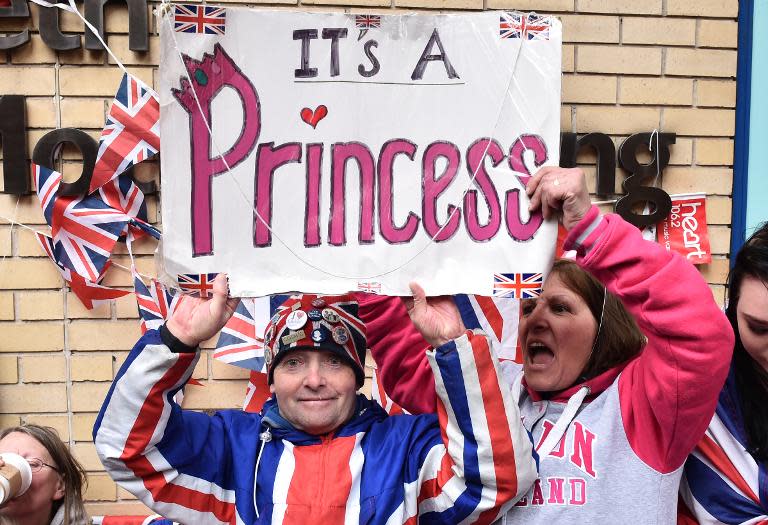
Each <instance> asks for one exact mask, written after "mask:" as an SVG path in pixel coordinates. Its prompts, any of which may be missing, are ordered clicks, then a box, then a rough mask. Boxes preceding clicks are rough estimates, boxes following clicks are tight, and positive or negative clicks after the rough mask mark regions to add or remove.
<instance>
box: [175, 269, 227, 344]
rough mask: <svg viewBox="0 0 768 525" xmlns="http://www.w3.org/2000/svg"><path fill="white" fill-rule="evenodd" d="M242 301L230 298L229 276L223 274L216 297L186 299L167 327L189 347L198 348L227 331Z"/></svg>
mask: <svg viewBox="0 0 768 525" xmlns="http://www.w3.org/2000/svg"><path fill="white" fill-rule="evenodd" d="M239 302H240V299H239V298H237V297H235V298H231V299H229V298H227V276H226V275H225V274H223V273H220V274H219V275H218V276H217V277H216V279H215V280H214V281H213V296H212V297H210V298H207V299H203V298H202V297H192V296H189V295H186V296H184V297H182V298H181V299H180V301H179V305H178V307H177V308H176V311H174V312H173V314H172V315H171V317H170V319H168V321H167V322H166V323H165V326H166V327H167V328H168V330H170V332H171V333H172V334H173V335H174V336H175V337H176V338H177V339H179V340H180V341H181V342H182V343H184V344H185V345H187V346H198V345H199V344H200V343H202V342H203V341H206V340H208V339H210V338H211V337H213V336H214V335H216V334H217V333H218V332H219V331H220V330H221V329H222V328H224V325H225V324H227V321H229V319H230V317H232V314H234V313H235V309H237V303H239Z"/></svg>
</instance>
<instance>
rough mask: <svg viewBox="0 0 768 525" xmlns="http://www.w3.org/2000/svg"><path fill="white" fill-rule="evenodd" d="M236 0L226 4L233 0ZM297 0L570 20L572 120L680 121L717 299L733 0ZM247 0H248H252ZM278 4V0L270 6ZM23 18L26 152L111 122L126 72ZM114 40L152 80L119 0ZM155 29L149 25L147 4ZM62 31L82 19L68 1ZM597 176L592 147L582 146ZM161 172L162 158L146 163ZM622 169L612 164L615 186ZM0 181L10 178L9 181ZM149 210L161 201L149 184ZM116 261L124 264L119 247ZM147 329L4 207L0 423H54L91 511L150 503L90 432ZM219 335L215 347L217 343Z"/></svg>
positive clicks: (203, 365) (128, 304)
mask: <svg viewBox="0 0 768 525" xmlns="http://www.w3.org/2000/svg"><path fill="white" fill-rule="evenodd" d="M227 3H229V2H227ZM276 4H280V5H281V7H282V8H290V9H302V8H304V9H324V10H327V9H345V10H353V11H356V12H360V11H366V10H372V11H377V12H382V13H390V12H394V11H396V10H398V9H409V10H418V9H432V10H434V9H444V10H461V9H520V10H536V11H539V12H543V13H554V14H556V15H558V16H559V17H560V18H561V19H562V21H563V27H564V46H563V107H562V123H561V126H562V131H570V132H576V133H580V134H581V133H587V132H592V131H599V132H604V133H607V134H609V135H611V136H612V137H613V138H614V140H615V142H616V144H617V145H618V144H620V143H621V141H622V140H623V139H624V138H626V137H627V136H628V135H630V134H632V133H637V132H647V131H651V130H653V129H656V128H658V129H660V130H662V131H668V132H675V133H677V137H678V138H677V144H675V145H674V146H673V147H672V158H671V165H670V166H669V167H668V168H667V169H666V170H665V173H664V177H663V187H664V188H665V189H666V190H667V191H668V192H669V193H682V192H690V191H705V192H706V193H707V194H708V199H707V206H708V210H707V211H708V221H709V234H710V240H711V243H712V249H713V252H714V254H715V256H714V261H713V262H712V264H709V265H707V266H705V267H702V273H703V274H704V276H705V277H706V279H707V280H708V282H709V283H710V284H711V287H712V291H713V294H714V295H715V297H716V298H717V300H718V301H720V302H722V300H723V296H724V287H723V283H724V281H725V277H726V273H727V268H728V261H727V256H728V252H729V244H730V226H729V225H730V216H731V197H730V195H731V186H732V174H733V134H734V120H735V112H734V106H735V97H736V94H735V93H736V83H735V75H736V33H737V23H736V17H737V14H738V13H737V11H738V2H737V1H736V0H644V1H642V2H638V1H636V0H357V1H356V2H355V3H354V4H352V3H350V2H349V0H307V1H304V2H302V4H301V5H297V4H296V2H295V1H294V2H291V1H289V0H286V1H285V2H276ZM251 5H252V3H251ZM273 5H274V4H273ZM30 8H31V12H32V16H31V17H30V18H29V19H28V20H10V19H0V33H2V32H4V31H8V32H16V31H20V30H22V29H24V28H29V29H30V30H31V32H32V39H31V42H29V43H28V44H26V45H25V46H24V47H22V48H20V49H17V50H13V51H9V52H0V95H5V94H19V95H25V96H26V97H27V121H28V127H29V133H28V136H29V141H28V142H29V151H30V152H31V151H32V149H33V148H34V145H35V144H36V143H37V141H38V140H39V139H40V137H41V136H43V135H44V134H45V133H47V132H48V131H50V130H52V129H55V128H56V127H58V126H61V127H77V128H80V129H83V130H84V131H86V132H87V133H89V134H90V135H91V136H93V137H94V138H98V134H99V130H100V128H101V126H102V125H103V122H104V115H105V113H106V110H107V108H108V103H109V101H110V100H111V98H112V96H113V94H114V91H115V87H116V85H117V82H118V80H119V78H120V71H119V70H118V69H117V68H116V67H114V65H111V63H112V60H111V59H108V58H107V57H106V55H105V54H104V53H101V52H92V51H85V50H83V49H77V50H73V51H67V52H55V51H53V50H51V49H50V48H48V47H47V46H46V45H45V44H44V43H43V42H42V40H41V39H40V36H39V34H37V21H38V14H37V13H38V10H39V9H40V8H38V7H37V6H36V5H31V6H30ZM105 21H106V29H107V33H108V43H109V45H110V46H111V48H112V49H113V51H114V52H115V53H116V55H117V56H118V57H119V58H120V59H121V60H122V61H123V62H124V63H125V64H126V66H128V68H129V69H130V71H131V73H133V74H135V75H137V76H138V77H139V78H141V79H143V80H144V81H146V82H148V83H149V84H152V83H153V80H154V78H155V77H154V72H155V69H156V64H157V61H158V56H159V53H158V44H159V42H158V38H157V35H156V34H153V35H152V36H151V37H150V51H149V52H148V53H143V54H142V53H134V52H132V51H130V50H129V49H128V44H127V32H128V17H127V10H126V8H125V7H124V6H121V5H113V4H111V3H110V4H109V6H107V8H106V13H105ZM149 23H150V28H151V29H152V30H154V27H155V23H154V20H153V19H152V18H150V22H149ZM61 28H62V31H64V32H70V33H79V34H82V33H83V25H82V23H81V22H80V21H79V19H77V18H76V17H74V16H72V15H71V14H62V16H61ZM63 157H64V158H63V165H62V166H61V169H62V171H63V172H64V174H65V177H66V179H67V180H70V181H71V180H74V178H76V177H77V176H78V175H79V173H80V167H79V165H78V164H77V162H76V160H77V152H76V151H69V150H67V151H65V152H64V154H63ZM579 161H580V163H583V165H584V167H585V169H586V170H587V172H588V173H589V174H590V175H592V176H593V174H594V169H593V168H592V167H591V165H590V164H591V163H592V162H593V161H594V158H593V157H592V156H590V155H589V154H583V155H582V156H581V157H580V159H579ZM139 171H140V172H141V173H142V175H141V178H142V179H144V180H147V179H150V178H152V177H155V176H156V175H157V173H156V172H157V167H156V165H154V164H152V163H148V164H147V165H146V166H142V167H141V169H140V170H139ZM621 178H622V175H621V172H620V171H619V172H617V185H618V184H619V183H620V181H621ZM0 184H2V181H1V179H0ZM149 209H150V217H151V218H157V202H156V199H155V198H154V197H151V198H149ZM0 215H2V216H4V217H16V219H17V220H18V221H19V222H21V223H23V224H26V225H28V226H30V227H32V228H36V229H42V230H44V229H45V221H44V220H43V216H42V214H41V212H40V209H39V205H38V202H37V199H36V197H34V196H29V197H23V198H21V199H18V198H17V197H16V196H13V195H7V194H0ZM154 247H155V246H154V243H153V242H152V241H143V242H142V243H141V244H140V245H139V247H138V248H137V250H136V252H138V254H139V255H138V258H139V264H140V267H141V269H142V270H143V271H144V272H148V273H151V272H152V271H153V270H152V269H153V262H152V252H153V250H154ZM115 259H116V260H117V262H120V263H122V264H126V262H127V254H126V252H125V249H124V248H120V249H118V255H117V256H116V258H115ZM106 283H107V284H108V285H110V286H118V287H124V288H126V289H129V288H130V286H131V284H132V283H131V278H130V274H129V273H128V272H126V271H122V270H119V269H113V270H111V272H110V274H109V275H108V277H107V281H106ZM138 335H139V326H138V322H137V311H136V305H135V303H134V301H133V298H132V297H130V296H128V297H125V298H122V299H119V300H116V301H113V302H112V304H110V305H106V306H102V307H99V308H97V309H95V310H93V311H88V310H86V309H85V308H83V306H82V305H81V304H80V303H79V301H78V300H77V298H76V297H74V296H73V295H72V294H71V293H70V292H69V291H68V290H67V289H66V288H65V287H63V283H62V280H61V279H60V277H59V276H58V274H57V272H56V270H55V269H54V268H53V266H52V265H51V263H50V262H48V260H47V259H45V258H44V257H43V253H42V252H41V251H40V249H39V248H38V246H37V244H36V242H35V240H34V238H33V236H32V235H31V232H30V231H28V230H25V229H23V228H21V227H18V226H17V227H14V228H11V227H10V226H9V225H8V224H7V223H6V222H5V221H2V220H0V426H6V425H13V424H18V423H19V422H22V421H26V422H35V423H42V424H46V425H51V426H53V427H55V428H56V429H58V431H59V433H60V434H61V436H62V438H63V439H64V440H66V441H68V442H69V444H70V446H71V448H72V450H73V451H74V453H75V454H76V456H77V457H78V458H79V459H80V460H81V461H82V462H83V464H84V465H85V466H86V468H87V469H88V471H89V473H90V486H89V489H88V493H87V495H88V499H89V501H90V503H89V509H90V511H91V512H92V513H94V514H104V513H141V512H145V511H146V509H144V508H143V506H142V505H141V504H140V503H138V502H136V500H135V499H134V498H133V497H132V496H130V495H129V494H128V493H126V492H125V491H123V490H121V489H118V488H117V487H116V486H115V484H114V483H113V482H112V481H111V480H110V479H109V478H108V477H107V476H106V475H105V474H104V473H103V471H102V469H101V466H100V464H99V461H98V458H97V457H96V454H95V451H94V448H93V445H92V443H91V437H90V432H91V427H92V425H93V421H94V419H95V416H96V411H97V410H98V408H99V406H100V403H101V401H102V399H103V397H104V394H105V393H106V391H107V389H108V387H109V385H110V381H111V379H112V378H113V377H114V374H115V372H116V370H117V368H118V367H119V365H120V363H121V362H122V361H123V360H124V359H125V356H126V354H127V351H128V350H129V349H130V347H131V346H132V344H133V342H134V341H135V340H136V338H137V337H138ZM209 346H210V345H209ZM194 376H195V377H196V378H198V379H200V380H201V381H202V383H203V384H204V386H203V387H194V386H193V387H190V388H189V389H188V394H187V397H186V400H185V406H188V407H191V408H197V409H212V408H222V407H237V406H239V404H240V403H241V401H242V397H243V393H244V380H245V378H246V374H245V373H244V372H243V371H241V370H238V369H235V368H233V367H230V366H227V365H223V364H221V363H218V362H216V361H214V360H213V359H212V358H211V356H210V353H209V352H206V353H205V354H204V355H203V356H202V359H201V360H200V364H199V365H198V367H197V369H196V370H195V374H194Z"/></svg>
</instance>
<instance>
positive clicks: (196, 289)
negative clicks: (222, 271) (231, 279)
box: [176, 273, 219, 297]
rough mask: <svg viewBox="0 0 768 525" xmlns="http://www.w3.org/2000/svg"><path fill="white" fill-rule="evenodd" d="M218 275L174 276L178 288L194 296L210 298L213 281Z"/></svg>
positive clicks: (190, 274) (189, 274) (188, 274)
mask: <svg viewBox="0 0 768 525" xmlns="http://www.w3.org/2000/svg"><path fill="white" fill-rule="evenodd" d="M217 275H219V274H218V273H182V274H179V275H177V276H176V281H177V282H178V283H179V288H180V289H181V290H182V291H184V292H186V293H188V294H190V295H194V296H199V297H210V296H211V295H212V294H213V280H214V279H215V278H216V276H217Z"/></svg>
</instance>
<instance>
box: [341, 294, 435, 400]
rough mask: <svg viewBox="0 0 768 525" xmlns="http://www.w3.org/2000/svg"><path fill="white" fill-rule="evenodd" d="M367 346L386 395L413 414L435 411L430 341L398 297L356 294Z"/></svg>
mask: <svg viewBox="0 0 768 525" xmlns="http://www.w3.org/2000/svg"><path fill="white" fill-rule="evenodd" d="M356 297H357V301H358V303H360V311H359V313H360V318H361V319H362V320H363V322H364V323H365V329H366V336H367V338H368V348H370V350H371V355H372V356H373V360H374V361H376V366H377V367H378V375H379V380H380V381H381V384H382V385H384V390H385V391H386V392H387V394H388V395H389V397H390V398H391V399H392V401H394V402H395V403H397V404H398V405H400V406H401V407H403V408H404V409H406V410H407V411H409V412H410V413H412V414H423V413H433V412H435V411H436V410H437V404H436V399H437V398H436V394H435V378H434V376H433V374H432V369H431V368H430V366H429V361H428V360H427V354H426V350H427V349H428V348H429V344H428V343H427V342H426V341H425V340H424V338H423V337H421V334H420V333H419V332H418V331H417V330H416V328H415V327H414V326H413V323H411V318H410V317H408V312H407V311H406V309H405V305H403V301H402V300H401V299H400V298H399V297H387V296H383V295H372V294H365V293H358V294H356Z"/></svg>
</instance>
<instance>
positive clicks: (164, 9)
mask: <svg viewBox="0 0 768 525" xmlns="http://www.w3.org/2000/svg"><path fill="white" fill-rule="evenodd" d="M70 1H72V0H70ZM171 5H172V3H171V2H170V1H168V0H163V1H162V3H161V16H162V17H163V21H164V22H166V23H167V24H168V29H169V33H170V35H171V38H172V40H173V46H174V50H175V51H176V54H177V55H178V57H179V60H180V61H181V63H182V66H183V68H182V69H183V70H184V75H185V76H186V78H187V81H188V82H189V88H190V91H191V92H192V96H193V98H194V99H195V104H196V105H197V109H198V111H199V112H200V118H201V119H202V121H203V123H204V124H205V128H206V130H207V131H208V136H209V137H210V139H211V144H212V145H213V147H214V149H215V152H216V154H217V155H218V156H219V158H220V159H221V161H222V162H223V163H224V167H225V168H226V169H227V173H229V174H230V175H231V177H230V178H231V180H232V181H233V182H234V184H235V186H236V187H237V189H238V191H239V193H240V196H241V197H242V198H243V200H244V202H246V203H248V206H249V207H251V208H252V210H253V214H254V216H255V217H256V218H257V219H258V220H259V221H261V223H262V224H263V225H264V227H265V228H267V230H268V231H269V232H270V233H271V234H272V235H273V236H274V237H275V239H277V240H278V242H280V244H282V245H283V246H284V247H285V249H286V250H288V252H290V253H291V255H293V256H294V257H295V258H296V259H298V260H299V261H301V262H303V263H304V264H306V265H307V266H309V267H310V268H312V269H314V270H317V271H318V272H321V273H323V274H325V275H329V276H331V277H337V278H340V279H350V280H364V279H373V278H375V277H383V276H385V275H389V274H391V273H394V272H396V271H398V270H400V269H401V268H403V267H405V266H406V265H408V264H409V263H410V262H411V261H413V260H414V259H416V258H417V257H419V256H420V255H421V254H423V253H424V252H425V251H426V250H427V249H428V248H429V247H430V246H431V245H432V244H434V243H435V239H436V238H437V237H438V236H439V235H440V234H441V233H442V231H443V230H444V229H445V228H446V227H447V226H448V225H449V224H450V221H451V218H452V217H453V216H454V214H456V213H457V212H458V210H459V209H460V208H459V206H454V209H453V211H452V212H451V213H450V215H449V216H448V218H447V219H446V221H445V224H443V226H441V227H440V229H439V230H438V231H437V232H436V233H435V234H434V235H433V236H432V237H431V238H430V239H429V241H428V242H427V243H426V244H425V245H424V247H423V248H421V249H420V250H418V251H417V252H416V253H415V254H413V255H412V256H411V257H410V258H408V259H406V260H405V261H404V262H402V263H401V264H399V265H397V266H395V267H393V268H390V269H389V270H385V271H382V272H380V273H377V274H373V275H358V276H354V275H344V274H338V273H334V272H331V271H329V270H326V269H324V268H321V267H319V266H317V265H315V264H313V263H312V262H310V261H308V260H307V259H305V258H304V257H302V256H301V255H299V254H298V253H297V252H296V251H295V250H294V249H293V248H291V247H290V246H289V245H288V244H287V243H286V242H285V241H284V240H283V239H282V238H281V237H280V236H279V235H278V234H277V233H276V232H275V231H274V230H273V229H272V227H271V226H270V225H269V224H268V223H267V221H265V220H264V219H263V218H262V217H261V215H260V214H259V212H258V210H256V207H255V206H253V205H251V201H250V199H249V198H248V196H247V195H246V194H245V191H244V190H243V188H242V187H241V186H240V184H239V183H238V182H237V179H236V178H235V177H234V175H233V174H232V169H231V168H230V166H229V164H228V163H227V160H226V158H225V157H224V154H223V153H222V151H221V148H219V145H218V143H217V141H216V139H215V137H214V136H213V131H212V129H211V126H210V124H209V122H208V119H206V117H205V112H203V108H202V106H201V105H200V100H199V99H198V97H197V92H196V91H195V88H194V83H193V82H192V78H191V77H190V75H189V71H188V70H187V68H186V64H185V63H184V59H183V56H182V53H181V50H180V49H179V44H178V41H177V40H176V34H175V31H174V30H173V26H172V25H171V21H170V16H168V15H169V11H170V6H171ZM524 41H525V39H524V38H521V39H520V47H519V48H518V50H517V54H516V55H515V62H514V64H513V65H512V70H511V72H510V75H509V81H508V82H507V87H506V89H505V91H504V95H505V96H504V97H503V98H502V101H501V107H499V111H498V113H497V116H496V122H495V123H494V125H493V130H492V132H491V133H490V134H489V135H488V136H489V137H490V140H488V144H487V146H486V147H485V150H484V151H483V155H482V157H481V159H482V160H481V161H480V163H478V165H477V168H476V169H475V171H474V172H473V173H472V177H471V178H470V179H469V182H468V183H467V188H466V189H465V190H464V192H463V194H462V196H461V200H463V199H464V196H465V195H466V194H467V192H468V191H469V190H470V189H471V188H472V183H473V182H474V181H475V178H476V177H477V173H478V171H479V170H480V167H481V166H482V165H483V163H484V162H485V155H486V153H487V152H488V149H489V148H490V146H491V143H492V142H493V141H494V135H495V134H496V130H497V128H498V126H499V122H500V121H501V115H502V110H503V109H504V104H505V102H506V100H507V95H510V88H511V85H512V82H513V80H514V78H515V72H516V71H517V64H518V63H519V61H520V55H521V53H522V49H523V45H524V44H523V42H524ZM510 98H511V97H510ZM523 148H524V149H525V151H528V148H527V147H526V146H525V143H523Z"/></svg>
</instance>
